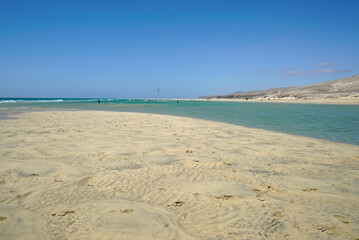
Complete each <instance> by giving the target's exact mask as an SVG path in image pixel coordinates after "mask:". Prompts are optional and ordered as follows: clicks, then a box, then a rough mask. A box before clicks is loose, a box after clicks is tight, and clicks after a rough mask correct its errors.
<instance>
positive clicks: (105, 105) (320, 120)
mask: <svg viewBox="0 0 359 240" xmlns="http://www.w3.org/2000/svg"><path fill="white" fill-rule="evenodd" d="M35 109H41V110H46V109H74V110H103V111H118V112H141V113H155V114H167V115H175V116H184V117H192V118H199V119H207V120H213V121H220V122H226V123H231V124H237V125H242V126H247V127H253V128H262V129H266V130H271V131H277V132H283V133H289V134H295V135H302V136H308V137H314V138H320V139H325V140H329V141H336V142H343V143H350V144H355V145H359V106H357V105H329V104H286V103H270V102H263V103H253V102H212V101H181V100H180V101H179V103H177V100H165V99H101V104H98V103H97V99H60V98H59V99H16V98H13V99H0V115H3V116H4V115H6V114H9V113H16V112H23V111H31V110H35ZM3 118H4V117H3Z"/></svg>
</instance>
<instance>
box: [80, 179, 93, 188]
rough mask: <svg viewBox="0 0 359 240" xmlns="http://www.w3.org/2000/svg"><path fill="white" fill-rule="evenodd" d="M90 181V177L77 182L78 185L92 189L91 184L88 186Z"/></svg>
mask: <svg viewBox="0 0 359 240" xmlns="http://www.w3.org/2000/svg"><path fill="white" fill-rule="evenodd" d="M91 179H92V177H84V178H83V179H81V180H80V181H79V185H81V186H89V187H93V184H90V181H91Z"/></svg>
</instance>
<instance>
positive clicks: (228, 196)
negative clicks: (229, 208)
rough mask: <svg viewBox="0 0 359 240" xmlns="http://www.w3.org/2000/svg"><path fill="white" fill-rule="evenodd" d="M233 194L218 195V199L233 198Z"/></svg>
mask: <svg viewBox="0 0 359 240" xmlns="http://www.w3.org/2000/svg"><path fill="white" fill-rule="evenodd" d="M232 197H233V196H232V195H220V196H216V198H217V199H221V200H228V199H231V198H232Z"/></svg>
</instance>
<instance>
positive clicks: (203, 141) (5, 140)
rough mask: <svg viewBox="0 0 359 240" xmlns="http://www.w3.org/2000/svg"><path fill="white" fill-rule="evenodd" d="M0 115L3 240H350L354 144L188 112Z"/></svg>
mask: <svg viewBox="0 0 359 240" xmlns="http://www.w3.org/2000/svg"><path fill="white" fill-rule="evenodd" d="M16 117H17V119H8V120H1V121H0V162H1V169H0V239H358V238H359V188H358V183H359V146H354V145H349V144H339V143H332V142H327V141H322V140H316V139H311V138H305V137H298V136H292V135H287V134H281V133H274V132H269V131H264V130H259V129H251V128H244V127H240V126H235V125H229V124H224V123H217V122H211V121H204V120H196V119H190V118H182V117H173V116H163V115H151V114H138V113H115V112H70V111H68V112H60V111H59V112H50V111H49V112H30V113H24V114H19V115H17V116H16Z"/></svg>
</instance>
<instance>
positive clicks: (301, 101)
mask: <svg viewBox="0 0 359 240" xmlns="http://www.w3.org/2000/svg"><path fill="white" fill-rule="evenodd" d="M198 100H199V101H208V100H207V99H198ZM210 101H218V102H256V103H293V104H335V105H359V99H307V100H304V99H289V98H288V99H278V98H270V100H268V99H248V100H245V99H226V98H211V99H210Z"/></svg>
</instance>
